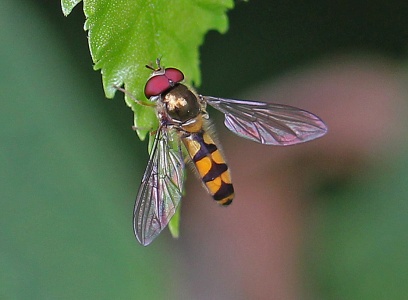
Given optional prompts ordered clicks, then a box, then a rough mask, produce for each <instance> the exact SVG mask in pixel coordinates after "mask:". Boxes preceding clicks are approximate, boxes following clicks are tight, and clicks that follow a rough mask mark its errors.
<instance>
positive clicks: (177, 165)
mask: <svg viewBox="0 0 408 300" xmlns="http://www.w3.org/2000/svg"><path fill="white" fill-rule="evenodd" d="M156 64H157V68H153V67H152V66H149V65H147V66H146V67H147V68H149V69H151V70H152V71H153V72H152V74H151V75H150V77H149V79H148V80H147V82H146V85H145V89H144V93H145V96H146V97H147V98H148V99H149V100H150V101H152V102H153V103H155V109H156V114H157V117H158V119H159V128H158V129H157V131H156V134H155V138H154V142H153V146H152V149H151V152H150V158H149V162H148V164H147V168H146V171H145V173H144V175H143V179H142V183H141V186H140V188H139V191H138V194H137V197H136V203H135V208H134V215H133V216H134V217H133V227H134V232H135V235H136V238H137V240H138V241H139V242H140V243H141V244H142V245H144V246H147V245H149V244H150V243H151V242H152V241H153V239H155V238H156V237H157V236H158V235H159V234H160V232H161V231H162V230H163V229H164V228H165V227H166V226H167V224H168V223H169V221H170V219H171V218H172V216H173V215H174V213H175V212H176V209H177V206H178V204H179V202H180V200H181V198H182V195H183V188H184V167H185V161H184V156H185V155H184V153H186V152H187V153H188V156H189V158H190V159H191V161H192V162H193V164H194V166H195V168H196V169H197V173H198V174H199V176H200V177H201V180H202V182H203V184H204V186H205V188H206V189H207V191H208V192H209V194H210V195H211V196H212V197H213V199H214V200H215V201H217V202H218V203H219V204H220V205H225V206H226V205H229V204H231V202H232V199H233V197H234V188H233V185H232V182H231V175H230V171H229V168H228V166H227V164H226V162H225V159H224V156H223V154H222V152H221V151H220V149H219V147H218V146H217V143H216V142H215V138H214V137H213V135H212V133H211V131H209V130H208V129H209V126H210V122H209V116H208V113H207V110H206V106H207V104H209V105H211V106H212V107H214V108H215V109H217V110H219V111H221V112H222V113H224V115H225V121H224V124H225V126H226V127H227V128H228V129H229V130H231V131H232V132H233V133H235V134H237V135H238V136H240V137H244V138H247V139H250V140H252V141H255V142H258V143H261V144H265V145H278V146H287V145H294V144H298V143H303V142H307V141H310V140H313V139H316V138H318V137H321V136H323V135H324V134H325V133H326V132H327V127H326V125H325V124H324V122H323V121H322V120H321V119H320V118H319V117H317V116H316V115H314V114H312V113H310V112H307V111H305V110H302V109H299V108H295V107H291V106H287V105H281V104H271V103H264V102H258V101H244V100H234V99H224V98H218V97H211V96H202V95H199V94H197V93H196V92H195V91H193V90H192V89H190V88H189V87H187V86H186V85H184V84H183V83H182V81H183V79H184V74H183V73H182V72H181V71H180V70H179V69H176V68H164V67H162V66H160V60H159V59H157V61H156ZM119 89H120V88H119ZM120 90H122V91H124V90H123V89H120Z"/></svg>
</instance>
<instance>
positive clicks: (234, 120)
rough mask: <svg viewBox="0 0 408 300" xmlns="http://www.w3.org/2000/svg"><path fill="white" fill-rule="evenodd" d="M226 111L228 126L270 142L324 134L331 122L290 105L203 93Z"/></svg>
mask: <svg viewBox="0 0 408 300" xmlns="http://www.w3.org/2000/svg"><path fill="white" fill-rule="evenodd" d="M201 97H202V99H203V100H204V101H206V102H207V103H208V104H210V105H211V106H213V107H214V108H216V109H218V110H219V111H221V112H223V113H224V114H225V121H224V123H225V126H227V128H228V129H229V130H231V131H232V132H234V133H236V134H237V135H239V136H241V137H244V138H247V139H250V140H253V141H255V142H259V143H261V144H266V145H281V146H286V145H293V144H298V143H303V142H306V141H310V140H313V139H316V138H318V137H321V136H323V135H324V134H325V133H326V132H327V126H326V124H324V122H323V121H322V120H321V119H320V118H319V117H317V116H316V115H314V114H312V113H310V112H308V111H305V110H302V109H299V108H296V107H292V106H287V105H280V104H272V103H265V102H257V101H245V100H234V99H223V98H215V97H205V96H201Z"/></svg>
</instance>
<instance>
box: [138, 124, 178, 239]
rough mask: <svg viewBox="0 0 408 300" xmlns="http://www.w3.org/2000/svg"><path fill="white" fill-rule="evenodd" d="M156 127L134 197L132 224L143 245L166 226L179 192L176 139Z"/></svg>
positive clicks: (176, 202) (174, 210)
mask: <svg viewBox="0 0 408 300" xmlns="http://www.w3.org/2000/svg"><path fill="white" fill-rule="evenodd" d="M170 135H171V133H170V132H168V130H167V128H165V127H163V126H162V127H160V128H159V129H158V132H157V134H156V137H155V140H154V143H153V147H152V151H151V154H150V159H149V162H148V164H147V168H146V171H145V173H144V175H143V179H142V184H141V186H140V188H139V192H138V194H137V197H136V203H135V210H134V215H133V227H134V232H135V235H136V238H137V239H138V241H139V242H140V243H141V244H142V245H144V246H147V245H148V244H150V243H151V242H152V241H153V239H154V238H155V237H156V236H158V235H159V233H160V232H161V231H162V230H163V229H164V228H165V227H166V226H167V224H168V223H169V221H170V219H171V217H172V216H173V215H174V213H175V212H176V208H177V206H178V204H179V202H180V199H181V196H182V193H183V182H184V160H183V155H182V152H181V148H180V140H179V139H178V138H177V137H176V136H173V137H172V136H170ZM176 143H177V144H176Z"/></svg>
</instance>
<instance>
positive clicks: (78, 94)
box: [0, 0, 408, 299]
mask: <svg viewBox="0 0 408 300" xmlns="http://www.w3.org/2000/svg"><path fill="white" fill-rule="evenodd" d="M0 15H1V18H0V22H1V23H0V40H1V42H0V43H1V47H0V63H1V68H0V74H1V75H0V76H1V77H0V78H1V81H0V85H1V90H2V101H1V110H0V122H1V126H0V137H1V144H0V155H1V169H0V172H1V173H0V174H1V175H0V178H1V181H0V203H1V206H0V299H254V298H256V299H406V295H408V285H407V284H406V282H408V257H407V249H408V234H407V231H408V154H407V153H408V152H407V151H406V150H407V138H406V132H405V128H406V127H405V126H406V124H407V123H406V122H405V120H406V119H407V116H408V114H407V111H406V109H405V102H406V100H407V99H408V97H407V94H406V93H405V89H404V88H405V87H406V86H407V85H406V83H407V80H406V73H405V71H406V58H407V37H408V18H407V17H406V16H407V15H408V5H407V4H406V3H403V2H401V1H388V2H387V3H383V2H382V1H371V2H370V5H369V6H367V4H366V3H365V2H364V1H343V2H341V3H340V2H339V4H330V3H328V2H326V1H306V2H304V1H303V2H302V1H267V0H263V1H252V2H249V3H244V2H238V3H236V8H235V9H234V10H233V11H231V12H230V13H229V16H230V30H229V32H228V33H227V34H226V35H219V34H218V33H215V32H211V33H209V34H208V36H207V38H206V42H205V44H204V45H203V47H202V56H201V61H202V72H203V74H202V82H203V85H202V87H201V88H200V92H201V93H203V94H211V95H215V96H225V97H227V96H228V97H238V96H239V95H242V94H246V95H248V93H250V92H248V89H250V88H252V90H257V88H256V87H257V86H258V85H261V84H264V83H265V82H267V81H268V80H270V82H274V80H275V79H276V80H278V81H279V80H280V81H279V82H282V81H283V79H280V78H282V76H283V77H285V76H288V78H292V77H290V76H291V75H290V74H292V75H293V74H295V75H296V74H298V75H296V76H305V74H306V75H307V74H309V73H308V70H310V69H312V70H317V73H319V72H322V73H319V74H321V77H322V78H323V77H324V79H326V77H325V76H324V74H328V73H327V72H326V73H325V72H323V71H319V70H321V69H319V68H320V67H321V66H322V65H323V66H324V65H325V62H328V61H329V62H332V61H335V63H338V65H340V66H344V65H347V64H350V61H351V62H352V63H351V64H353V63H354V62H356V61H359V60H360V59H361V61H363V65H364V66H368V69H370V68H372V69H373V70H372V71H373V72H372V73H373V74H377V73H376V72H380V73H381V74H386V75H387V76H388V77H387V76H386V75H384V76H383V77H381V76H379V77H378V78H379V79H378V78H377V77H376V78H377V80H378V82H381V80H382V79H381V78H388V79H386V80H390V79H389V78H392V80H393V81H392V82H393V84H394V85H393V84H389V85H388V86H390V87H391V88H390V89H389V90H390V91H392V93H391V94H390V95H389V94H387V91H389V90H387V89H385V90H378V91H377V90H375V89H374V88H373V90H375V91H376V93H377V94H375V95H374V96H378V93H383V94H384V95H385V96H388V95H389V97H390V101H388V102H387V101H386V100H387V98H386V97H385V98H384V99H386V100H385V101H384V102H380V103H375V104H374V103H371V99H370V98H364V97H361V98H359V99H360V101H359V102H358V103H357V102H356V103H353V102H351V103H350V101H348V100H349V99H345V98H344V103H343V99H341V98H340V100H338V101H337V102H335V101H334V100H333V99H327V101H326V102H325V103H320V102H319V101H318V100H316V101H317V102H316V103H314V104H310V105H311V107H312V108H313V107H314V108H317V111H315V110H313V111H315V112H316V113H318V114H319V115H321V117H323V119H324V120H325V121H326V122H327V123H328V125H329V128H330V129H331V130H330V132H329V135H330V137H327V140H326V142H324V141H322V142H320V141H319V142H318V143H319V144H317V145H318V146H316V151H318V153H317V154H316V153H315V151H311V150H310V149H312V150H313V149H314V148H299V149H301V150H288V151H289V152H290V153H292V152H291V151H295V152H296V151H298V152H302V151H303V150H302V149H309V150H307V151H310V152H313V153H315V154H312V155H310V156H308V157H312V158H311V160H310V161H309V160H308V161H304V160H303V161H302V162H300V163H298V164H297V163H296V159H297V158H299V157H300V156H299V153H298V152H296V153H295V152H293V159H292V158H288V160H287V161H291V165H290V167H291V168H293V170H297V169H296V168H298V167H297V166H301V167H302V168H308V170H310V169H312V170H315V171H314V172H309V171H306V172H305V173H301V174H303V175H305V176H306V175H308V176H311V177H313V178H314V179H313V180H310V178H309V177H308V178H307V179H305V178H300V179H299V178H298V177H302V176H300V175H299V173H298V174H297V176H298V177H297V176H296V175H294V174H293V175H294V177H296V178H298V180H294V181H293V183H290V184H288V185H289V187H290V188H289V189H288V191H292V190H295V191H297V190H298V188H297V186H296V183H303V184H305V183H310V182H311V183H312V184H311V185H310V186H309V185H308V188H302V193H306V196H305V199H306V200H307V201H306V204H305V203H303V202H302V203H303V204H301V205H300V207H301V208H302V213H301V218H300V219H301V221H300V222H299V223H298V224H297V225H299V227H298V228H297V229H296V230H297V231H298V232H300V231H301V234H299V236H298V238H297V240H299V241H300V242H299V244H298V250H297V251H296V253H297V257H296V261H297V262H296V265H297V267H296V270H297V271H298V272H299V274H298V275H297V277H298V280H297V281H291V280H288V282H287V283H286V284H287V286H278V287H276V288H275V289H274V290H273V291H278V290H279V291H280V292H281V293H275V294H273V291H272V294H271V292H268V290H267V289H268V284H269V283H270V286H274V287H275V285H274V282H272V281H273V278H274V276H273V275H271V276H270V277H269V275H268V274H269V273H268V272H265V270H264V269H265V268H268V271H269V267H270V266H269V265H268V266H266V265H261V264H260V265H258V266H257V267H254V268H255V270H254V271H253V272H254V273H255V274H259V276H260V278H261V281H262V280H263V281H265V282H266V283H265V286H262V287H260V288H259V289H261V288H262V289H264V290H265V291H264V292H260V291H258V292H259V293H258V294H254V293H253V292H252V290H251V287H248V286H247V285H246V284H245V282H247V281H248V280H249V278H247V277H246V276H247V275H248V274H246V273H247V270H246V268H245V266H246V263H248V262H246V261H245V260H242V261H240V260H238V259H237V260H234V261H233V262H230V264H231V265H233V266H234V268H231V269H228V268H227V269H224V271H223V272H221V273H220V272H219V270H218V269H217V268H216V267H217V266H214V268H211V267H210V266H212V265H211V261H214V260H216V261H217V262H218V261H222V260H223V259H225V260H226V261H228V259H230V260H231V258H228V257H234V256H233V255H234V251H235V250H234V249H239V251H242V253H246V254H247V256H251V250H250V248H248V251H247V252H245V251H244V250H242V249H245V246H244V245H243V244H241V243H238V242H236V243H232V244H228V245H225V247H224V246H223V247H219V249H224V250H225V249H228V250H227V251H228V252H223V253H221V254H220V255H218V256H217V257H218V258H216V259H215V258H214V257H213V256H212V255H210V254H211V253H213V251H212V250H211V249H212V248H211V247H214V249H217V247H218V246H219V245H218V244H217V243H211V240H209V239H208V240H207V239H205V238H204V241H209V242H208V243H203V242H199V241H200V240H199V239H198V240H197V236H198V238H199V237H200V236H201V235H204V234H205V231H204V233H201V234H200V235H198V234H195V233H196V231H194V230H196V229H195V228H194V226H195V222H194V217H196V215H194V212H195V209H194V208H192V207H188V204H186V206H187V209H186V211H185V212H183V215H182V232H181V235H182V237H181V239H180V240H179V241H174V240H172V239H171V237H170V236H169V235H168V234H167V233H166V234H162V235H161V236H160V238H158V239H157V240H156V241H155V242H154V243H153V244H152V245H151V246H149V247H147V248H144V247H141V246H140V245H138V244H137V242H136V241H135V238H134V236H133V232H132V210H133V202H134V198H135V195H136V192H137V188H138V185H139V182H140V180H141V177H142V174H143V170H144V167H145V165H146V163H147V159H148V157H147V151H146V147H147V146H146V143H142V142H140V141H139V140H138V139H137V137H136V135H135V133H134V132H133V131H132V130H131V125H132V120H133V116H132V113H131V111H130V109H128V108H127V107H126V105H125V103H124V101H123V96H122V95H117V96H116V98H115V99H114V100H107V99H105V98H104V94H103V90H102V85H101V79H100V74H99V73H98V72H94V71H93V70H92V61H91V58H90V55H89V51H88V48H87V47H88V46H87V40H86V33H85V32H84V31H83V29H82V28H83V22H84V17H83V13H82V11H81V5H80V6H78V7H77V8H76V9H75V10H74V12H73V13H72V14H71V15H70V16H69V17H68V18H65V17H63V15H62V13H61V10H60V6H59V2H58V1H38V0H36V1H32V0H31V1H30V0H25V1H24V0H20V1H11V0H3V1H2V2H1V4H0ZM344 57H345V58H344ZM347 57H352V59H349V58H347ZM322 61H323V62H322ZM357 64H358V63H357ZM336 66H337V65H336ZM287 74H289V75H287ZM299 74H300V75H299ZM370 74H371V73H370ZM354 75H355V74H354ZM296 76H295V77H296ZM350 76H353V74H352V72H351V73H350ZM345 77H347V73H346V75H345ZM302 78H303V77H302ZM304 78H305V79H302V80H306V81H305V82H306V83H307V82H308V81H307V80H308V78H307V76H306V77H304ZM333 78H335V77H333ZM370 78H371V77H370ZM370 78H368V79H367V80H370ZM384 80H385V79H384ZM289 81H290V80H289ZM268 82H269V81H268ZM376 82H377V81H376ZM368 86H370V85H368ZM392 87H396V89H392ZM346 88H347V87H346V86H342V85H341V82H339V83H338V86H337V91H339V90H340V91H342V90H344V89H346ZM278 89H279V88H278ZM351 92H352V91H351ZM368 92H371V91H368ZM394 92H395V94H394ZM328 94H330V93H328ZM350 94H352V93H350ZM368 94H369V93H368ZM381 95H382V94H381ZM271 97H272V96H271ZM381 99H382V98H381ZM395 99H397V100H395ZM391 100H392V101H391ZM400 100H401V101H400ZM404 101H405V102H404ZM302 106H305V107H309V106H308V102H307V101H306V102H303V103H302ZM342 106H344V107H348V108H349V110H341V109H339V107H340V108H341V107H342ZM319 107H320V109H319ZM374 110H375V111H376V112H380V113H379V114H370V112H372V111H374ZM390 111H391V112H390ZM381 112H384V113H383V114H381ZM350 113H351V114H353V116H352V117H353V119H352V120H353V121H349V119H348V118H349V117H350ZM354 114H355V115H354ZM218 117H219V116H218ZM339 120H340V121H339ZM350 120H351V119H350ZM356 120H357V121H356ZM218 121H221V120H218ZM341 121H343V122H344V123H341ZM359 121H361V123H359ZM353 122H355V123H353ZM218 123H219V124H218V125H221V122H218ZM360 124H362V125H361V126H360ZM373 124H374V125H373ZM382 124H385V125H384V126H383V125H382ZM375 125H381V126H379V127H378V129H377V127H375ZM342 126H345V127H347V126H348V127H347V130H348V131H347V132H352V133H353V134H357V135H353V136H352V137H354V139H349V138H348V137H349V135H347V134H348V133H347V132H346V131H344V132H342V131H341V128H342ZM364 126H367V128H365V127H364ZM218 127H221V126H218ZM363 127H364V128H363ZM362 128H363V129H367V130H366V131H364V130H361V129H362ZM332 129H333V130H332ZM360 130H361V131H360ZM370 130H371V131H370ZM365 133H366V134H365ZM358 134H361V136H359V135H358ZM221 136H223V133H222V134H221ZM367 136H369V137H371V139H369V140H366V139H367ZM245 145H246V144H245ZM251 145H252V144H251ZM345 145H347V147H346V146H345ZM248 147H251V146H250V145H249V146H248ZM311 147H312V146H311ZM224 148H225V149H226V152H227V154H228V152H230V153H234V149H232V147H230V146H228V143H226V144H224ZM237 151H238V150H237ZM267 151H268V153H269V154H268V155H273V153H274V150H273V149H268V150H267ZM276 151H279V153H281V151H282V149H280V150H276ZM336 151H337V152H336ZM235 152H236V151H235ZM333 153H335V154H333ZM290 155H292V154H290ZM302 155H303V154H302ZM231 156H233V155H231ZM232 161H234V158H232V159H231V163H232ZM245 166H246V165H245V159H244V158H242V166H241V167H240V166H239V164H235V165H234V168H235V169H236V171H237V172H236V173H245V171H243V170H245V168H246V167H245ZM240 168H241V169H240ZM240 170H241V171H240ZM293 172H295V173H296V172H297V171H293ZM248 176H256V175H254V174H253V173H252V174H249V175H248ZM189 177H193V176H189ZM237 177H238V176H237ZM290 178H291V177H289V181H290V180H291V179H290ZM190 179H194V178H190ZM238 181H239V180H238ZM196 186H198V185H196ZM198 188H200V187H198ZM192 191H193V190H192V188H190V190H189V191H188V192H189V193H190V194H193V195H192V196H191V195H190V197H192V198H194V197H195V196H194V192H193V193H191V192H192ZM197 193H201V191H200V192H197ZM200 195H201V194H200ZM200 197H201V196H200ZM237 197H238V196H237ZM254 197H255V196H254ZM268 197H273V195H269V196H268ZM305 199H301V200H302V201H305ZM252 200H253V199H242V198H241V199H239V202H241V203H243V202H245V201H252ZM310 200H311V201H310ZM197 202H198V201H197ZM200 202H202V205H208V206H210V205H211V204H212V203H211V201H210V200H208V201H207V200H203V201H200ZM236 202H237V203H235V204H234V205H235V207H237V208H236V209H237V210H239V205H240V204H239V202H238V200H237V201H236ZM299 203H301V201H300V202H299ZM200 205H201V204H200ZM252 207H254V212H256V211H257V209H256V204H253V206H252ZM216 209H217V208H216ZM233 209H235V208H233ZM272 209H273V208H272ZM197 210H198V209H197ZM198 211H199V210H198ZM190 212H191V214H190V217H189V215H188V213H190ZM197 214H199V212H198V213H197ZM203 214H204V213H203ZM221 214H222V215H223V217H222V218H224V219H225V222H226V224H228V223H229V222H233V220H232V217H230V216H229V213H228V211H227V210H224V209H223V210H222V212H221ZM237 216H239V214H238V215H237ZM183 218H184V219H186V220H185V221H183ZM203 218H204V220H206V221H205V222H208V223H199V224H200V226H202V227H206V226H210V224H211V223H212V218H213V217H212V216H211V215H205V214H204V217H203ZM214 218H216V217H214ZM228 218H231V219H228ZM237 218H240V217H237ZM190 219H191V222H190ZM183 222H185V223H184V225H183ZM214 222H217V221H214ZM242 223H243V224H241V225H242V228H240V227H239V225H237V228H236V230H237V231H236V232H232V233H231V232H230V235H231V236H233V235H234V234H237V235H238V234H239V232H244V231H246V233H244V235H245V234H248V236H252V234H251V231H250V230H251V228H250V226H248V225H247V224H245V222H242ZM186 224H187V225H186ZM197 224H198V223H197ZM196 226H199V225H196ZM268 226H269V224H267V223H265V225H264V226H263V227H264V228H265V230H266V231H268V230H269V229H268V228H269V227H268ZM183 228H184V230H185V233H183ZM197 230H199V229H197ZM227 230H228V229H227ZM183 234H184V237H183ZM207 234H208V235H211V232H207ZM216 234H219V235H220V239H221V240H222V239H224V238H225V237H223V234H224V235H227V232H223V231H222V230H220V232H218V233H216ZM233 237H234V236H233ZM234 238H235V237H234ZM267 238H268V236H266V239H267ZM247 242H248V245H252V246H253V247H257V244H258V243H259V242H260V241H258V240H257V239H247ZM275 242H279V241H275ZM276 247H277V246H276ZM197 249H198V250H197ZM274 249H275V248H274V247H272V248H271V252H274ZM269 254H270V253H269V252H268V255H269ZM230 255H231V256H230ZM244 257H245V256H244ZM271 259H273V258H271ZM275 259H277V260H279V257H277V258H275ZM207 263H209V265H208V264H207ZM221 264H222V263H221ZM227 266H228V264H227ZM257 268H258V269H257ZM280 268H283V269H285V265H283V266H280ZM273 271H274V269H273V266H272V267H271V272H273ZM275 271H276V272H278V271H279V268H277V269H276V270H275ZM201 272H202V273H201ZM225 273H227V274H228V273H229V274H230V275H231V281H230V282H226V281H228V279H229V278H226V276H225ZM202 274H204V275H202ZM264 274H266V275H264ZM201 275H202V277H200V276H201ZM276 276H278V277H279V273H277V275H276ZM269 281H270V282H269ZM220 283H226V284H225V285H224V284H220ZM293 290H294V291H296V292H293ZM285 291H286V292H285ZM265 295H270V298H268V297H266V296H265Z"/></svg>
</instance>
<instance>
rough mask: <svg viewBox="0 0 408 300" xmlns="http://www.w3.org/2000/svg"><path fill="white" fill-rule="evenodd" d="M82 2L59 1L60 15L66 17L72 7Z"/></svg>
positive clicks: (78, 0) (71, 0) (73, 0)
mask: <svg viewBox="0 0 408 300" xmlns="http://www.w3.org/2000/svg"><path fill="white" fill-rule="evenodd" d="M81 1H82V0H61V7H62V13H63V14H64V16H68V15H69V14H70V13H71V11H72V10H73V9H74V7H75V6H76V5H77V4H78V3H79V2H81Z"/></svg>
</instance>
